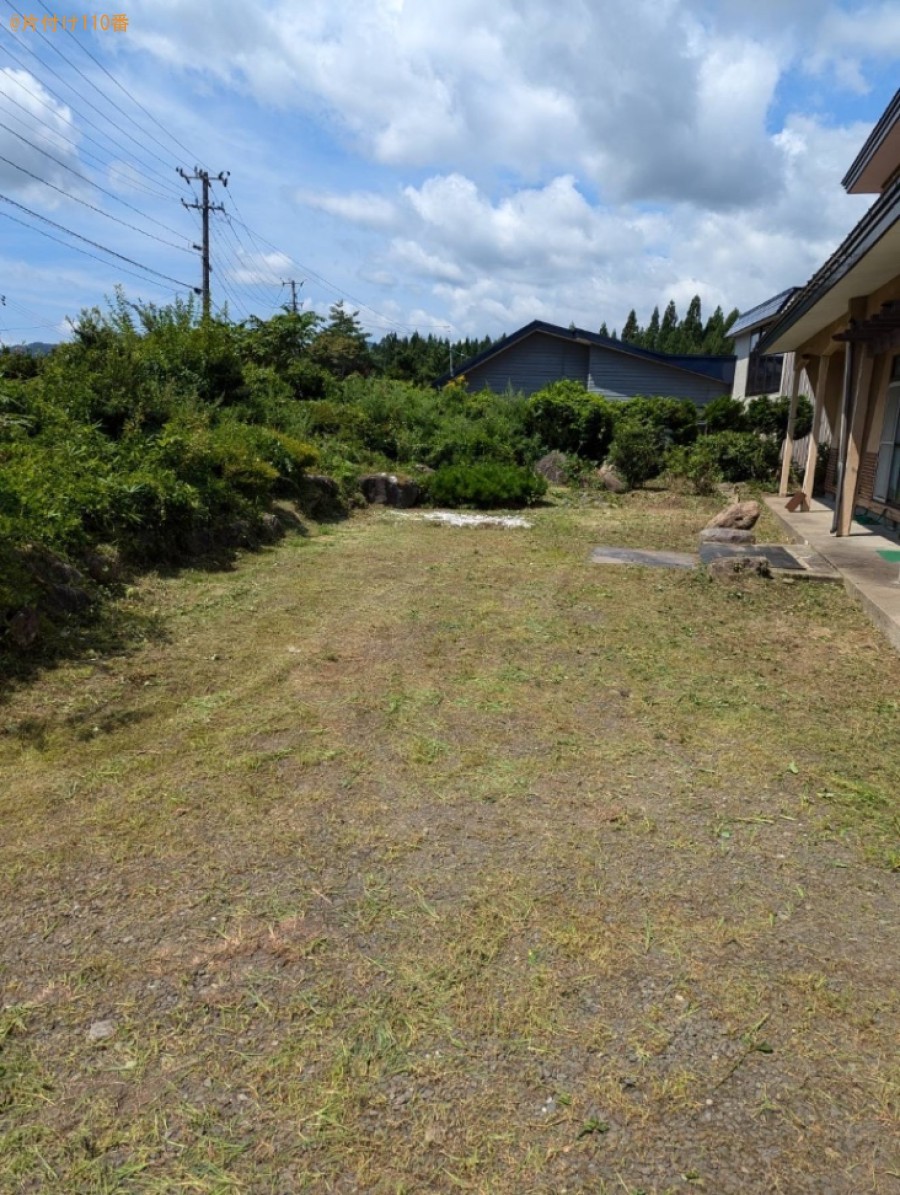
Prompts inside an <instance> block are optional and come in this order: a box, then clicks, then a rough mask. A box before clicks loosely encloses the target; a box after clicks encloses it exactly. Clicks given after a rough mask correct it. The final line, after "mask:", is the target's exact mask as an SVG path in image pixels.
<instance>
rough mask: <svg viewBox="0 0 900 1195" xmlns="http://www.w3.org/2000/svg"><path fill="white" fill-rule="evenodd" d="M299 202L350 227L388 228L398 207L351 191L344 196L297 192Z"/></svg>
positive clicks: (368, 192)
mask: <svg viewBox="0 0 900 1195" xmlns="http://www.w3.org/2000/svg"><path fill="white" fill-rule="evenodd" d="M295 198H296V200H297V202H298V203H302V204H304V205H305V206H306V207H312V208H317V209H318V210H319V211H322V212H327V213H328V214H329V215H331V216H338V217H340V219H342V220H347V221H349V222H350V223H351V224H362V225H368V226H370V227H372V228H389V227H391V225H393V224H395V223H396V220H397V207H396V205H395V204H393V203H392V202H391V201H390V200H389V199H385V198H384V196H382V195H376V194H374V193H373V192H371V191H350V192H346V193H343V194H328V192H326V191H306V190H302V189H301V190H299V191H297V192H296V194H295Z"/></svg>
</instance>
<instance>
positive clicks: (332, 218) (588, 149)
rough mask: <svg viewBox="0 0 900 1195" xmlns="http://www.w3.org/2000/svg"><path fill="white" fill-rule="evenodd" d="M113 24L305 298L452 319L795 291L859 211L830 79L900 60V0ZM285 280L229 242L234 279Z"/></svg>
mask: <svg viewBox="0 0 900 1195" xmlns="http://www.w3.org/2000/svg"><path fill="white" fill-rule="evenodd" d="M129 17H130V29H129V34H128V38H127V40H125V39H120V40H119V41H117V42H115V43H110V45H114V46H115V52H116V53H117V54H118V55H120V62H121V64H122V65H124V66H125V67H127V68H129V71H130V73H129V74H127V75H124V76H123V77H125V78H126V79H127V80H128V82H129V85H130V86H131V87H133V88H135V89H136V90H137V91H138V94H139V95H141V96H142V97H144V99H145V101H146V102H147V103H148V105H149V106H150V108H151V110H153V111H154V112H158V114H159V115H160V116H161V117H162V118H163V121H164V123H165V125H166V127H167V128H172V129H174V130H176V131H178V133H179V135H180V136H181V137H182V138H185V139H186V141H187V143H188V144H195V145H196V144H202V145H203V147H204V152H205V153H207V154H210V155H214V156H215V160H214V161H212V162H209V163H208V165H210V166H211V167H212V169H213V170H218V169H219V168H220V167H222V166H231V167H232V168H233V169H234V171H235V175H234V180H233V181H234V182H235V190H236V191H237V192H238V195H239V196H240V202H241V204H242V207H243V206H244V205H246V208H247V209H249V210H247V214H246V218H247V219H248V220H249V222H250V223H251V225H253V226H254V227H256V228H263V229H264V230H265V233H266V240H267V241H269V240H271V241H274V242H276V243H277V244H279V245H284V246H285V247H286V248H288V249H290V251H291V253H292V254H294V255H295V256H296V258H297V259H298V260H299V261H300V262H306V263H308V264H309V266H310V267H311V268H310V272H309V275H308V278H309V280H308V282H307V286H306V288H305V290H304V295H307V294H308V295H309V301H312V302H318V301H319V296H318V293H317V289H316V288H317V282H316V278H315V273H314V271H315V272H318V274H320V275H322V276H324V277H327V278H328V279H329V281H330V282H332V283H336V284H337V285H338V286H340V287H341V288H343V289H346V288H348V287H349V289H350V290H351V291H357V292H359V293H361V294H362V295H363V296H364V297H365V299H366V301H367V302H369V303H371V304H372V306H373V307H375V308H377V309H378V310H380V311H383V312H386V313H388V314H390V315H391V316H392V318H395V319H396V320H397V322H398V324H405V323H410V322H414V321H415V320H419V319H425V318H429V319H431V320H435V319H437V320H440V319H442V318H445V315H449V317H450V318H451V319H452V320H453V323H454V325H455V326H456V327H458V328H459V329H460V330H461V331H465V332H471V333H482V332H485V331H490V332H492V333H495V332H498V331H502V330H504V329H505V330H507V331H510V330H512V329H513V328H514V327H516V326H517V325H518V324H521V323H524V322H526V321H527V320H530V319H532V318H535V317H541V318H545V319H548V320H552V321H554V322H559V323H563V324H566V323H568V322H569V321H570V320H574V321H575V322H576V323H581V324H585V325H586V326H588V327H596V326H598V325H599V323H600V321H601V320H605V321H606V322H607V323H608V324H609V325H610V326H613V325H614V324H615V325H618V326H621V323H622V321H623V320H624V318H625V316H626V314H627V312H628V309H629V308H630V307H632V306H634V307H635V308H636V309H637V311H638V315H639V317H640V318H642V319H646V318H647V317H648V316H649V313H650V310H651V309H652V307H653V305H654V304H655V303H664V302H665V301H666V300H667V299H668V298H670V297H674V298H675V299H676V302H678V303H679V305H680V306H682V307H683V306H684V305H686V303H687V302H688V300H689V299H690V297H691V296H692V295H693V294H694V293H700V295H701V296H702V298H703V300H704V307H705V308H706V309H708V308H709V307H710V306H714V305H715V304H716V303H717V302H721V303H722V304H723V305H724V306H726V307H731V306H733V305H735V304H738V305H740V306H748V305H751V304H752V303H753V302H756V301H759V300H760V299H763V298H765V297H767V296H768V295H769V294H772V293H774V292H775V291H777V290H779V289H781V288H782V287H784V286H786V285H789V284H793V283H802V282H803V281H805V279H806V278H807V277H808V276H809V275H810V274H811V273H812V272H813V270H814V269H815V268H816V267H817V266H818V265H819V264H820V263H821V261H822V260H823V259H824V257H825V256H826V255H827V254H828V252H830V250H831V249H832V248H833V247H834V245H835V244H836V243H837V242H838V241H839V240H840V239H841V238H842V236H843V235H844V234H845V233H846V232H847V231H848V230H849V228H850V227H851V225H852V224H853V223H854V221H855V220H856V219H857V218H858V216H859V214H860V213H861V210H862V208H863V207H864V206H865V203H866V201H865V200H857V199H853V198H848V197H846V196H845V195H844V194H843V192H842V191H841V189H840V185H839V180H840V178H841V176H842V174H843V172H844V171H845V170H846V168H847V166H848V165H849V164H850V162H851V161H852V159H853V157H854V155H855V153H856V151H857V149H858V148H859V145H860V144H861V142H862V140H863V138H864V136H865V133H866V132H867V127H866V126H863V125H854V126H852V127H842V121H841V115H840V105H839V103H837V102H835V100H834V96H835V93H836V88H847V87H850V88H855V89H856V90H861V89H864V88H865V87H867V86H868V85H869V79H870V77H871V63H872V62H879V63H882V64H883V63H884V62H886V61H891V60H895V59H896V58H897V57H900V10H898V8H897V4H896V0H893V2H892V3H888V2H886V0H877V2H873V3H862V2H861V0H756V3H754V4H753V5H752V6H751V5H749V4H747V3H746V0H555V2H554V3H553V4H551V3H550V0H495V2H494V3H493V4H491V5H489V6H488V5H485V4H483V3H482V2H477V3H476V0H415V3H412V2H410V0H407V2H405V3H404V0H342V3H340V4H334V3H333V0H305V2H304V4H303V6H302V11H301V10H300V9H298V7H297V6H296V4H294V3H289V2H288V0H267V2H266V3H265V4H264V3H263V0H243V2H242V3H241V4H238V3H237V0H190V2H188V0H153V2H152V3H151V2H150V0H133V3H132V6H131V8H130V10H129ZM151 63H152V66H153V69H154V75H155V77H154V78H153V80H152V81H151V80H150V78H149V69H148V67H149V65H150V64H151ZM116 73H117V74H118V75H120V76H122V75H123V72H122V70H119V69H118V68H117V71H116ZM141 82H143V86H140V84H141ZM854 103H855V104H857V105H858V104H859V101H858V100H854ZM786 109H788V114H787V115H786V114H785V111H786ZM856 110H857V111H858V110H860V109H859V107H857V109H856ZM814 112H815V113H819V114H820V116H819V118H817V119H814V118H813V117H812V116H811V115H810V113H814ZM59 118H60V119H61V120H63V121H65V120H66V119H67V114H65V112H64V110H63V111H62V112H61V113H60V117H59ZM60 127H62V126H60ZM70 148H71V147H70ZM3 152H5V151H3ZM229 154H230V155H231V156H229ZM7 156H10V157H14V158H15V160H19V157H18V155H13V154H8V155H7ZM184 164H185V165H188V166H190V165H192V164H193V163H192V161H187V162H185V163H184ZM109 177H110V178H111V179H113V180H114V185H115V186H116V187H121V188H123V189H127V188H130V187H131V186H135V185H137V184H138V183H139V182H140V178H139V177H138V176H135V174H134V171H133V169H132V168H130V167H128V166H127V165H126V164H124V163H122V164H120V165H116V166H113V167H111V172H110V175H109ZM230 194H231V193H230V192H229V195H230ZM246 196H249V199H246V198H245V197H246ZM135 202H137V201H135ZM298 205H302V207H303V209H304V211H303V213H302V216H303V218H302V219H299V220H298V219H297V209H298ZM166 218H167V219H168V217H166ZM173 218H175V217H173ZM178 218H181V213H180V212H179V217H178ZM216 267H217V270H218V271H219V272H220V273H221V274H222V276H224V277H228V275H226V274H224V270H225V263H224V262H217V263H216ZM179 276H181V275H179ZM300 276H301V272H300V268H299V267H298V266H297V265H296V264H295V263H293V262H291V261H290V260H289V259H288V257H287V255H286V254H284V255H276V254H271V255H270V254H257V253H251V252H250V251H249V250H245V251H244V252H243V253H242V254H241V255H240V260H239V261H237V262H236V263H232V271H231V274H230V279H231V281H232V282H234V283H235V284H236V285H248V286H253V285H256V284H259V283H262V284H265V285H268V284H269V283H271V282H273V281H275V282H277V281H280V279H282V278H286V277H298V278H299V277H300ZM323 289H324V288H323ZM323 301H324V302H325V304H326V306H327V304H328V303H329V302H330V301H331V297H330V295H329V298H328V299H326V300H323ZM356 305H357V304H355V303H354V306H356ZM364 315H365V313H364Z"/></svg>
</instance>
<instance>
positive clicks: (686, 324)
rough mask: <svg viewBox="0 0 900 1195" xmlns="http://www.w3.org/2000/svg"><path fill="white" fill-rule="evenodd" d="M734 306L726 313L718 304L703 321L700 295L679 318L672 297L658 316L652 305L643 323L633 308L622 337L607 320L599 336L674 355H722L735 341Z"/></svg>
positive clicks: (694, 298) (735, 317) (732, 350)
mask: <svg viewBox="0 0 900 1195" xmlns="http://www.w3.org/2000/svg"><path fill="white" fill-rule="evenodd" d="M739 314H740V313H739V311H738V310H737V308H736V307H735V308H734V309H733V310H732V311H730V312H729V314H728V315H725V313H724V312H723V311H722V308H721V307H717V308H716V309H715V311H714V312H713V313H712V315H711V316H710V317H709V318H708V319H707V320H706V322H705V323H704V320H703V310H702V305H701V302H700V296H699V295H694V297H693V299H691V301H690V304H689V305H688V309H687V311H686V312H685V315H684V318H683V319H682V318H679V315H678V309H677V307H676V306H675V301H674V299H671V300H670V301H669V303H668V304H667V306H666V309H665V311H664V312H663V315H662V318H660V314H659V307H654V308H653V314H652V315H651V316H650V322H649V323H648V324H647V325H646V327H645V326H643V325H641V324H639V323H638V318H637V312H636V311H635V310H634V308H632V309H631V311H629V313H628V318H627V319H626V320H625V324H624V326H623V328H622V334H621V336H620V335H619V334H618V333H617V331H616V330H615V329H613V331H612V332H610V331H609V330H608V329H607V326H606V323H605V322H604V323H602V324H601V325H600V335H601V336H609V337H610V338H611V339H612V340H621V341H622V342H623V343H624V344H633V345H634V346H635V347H636V348H641V349H652V350H653V351H654V352H657V353H672V354H674V355H676V356H692V357H694V356H701V355H702V356H707V355H708V356H714V357H718V356H724V357H728V356H731V354H732V353H733V352H734V342H733V340H732V339H731V337H730V336H729V335H728V330H729V328H730V327H731V326H732V325H733V324H734V322H735V320H736V319H737V317H738V315H739Z"/></svg>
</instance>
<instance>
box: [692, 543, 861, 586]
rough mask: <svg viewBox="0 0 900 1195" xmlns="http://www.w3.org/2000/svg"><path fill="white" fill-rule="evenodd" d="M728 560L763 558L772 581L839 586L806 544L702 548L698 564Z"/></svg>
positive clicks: (831, 570)
mask: <svg viewBox="0 0 900 1195" xmlns="http://www.w3.org/2000/svg"><path fill="white" fill-rule="evenodd" d="M728 556H765V558H766V560H768V562H769V565H770V567H771V569H772V575H773V576H775V577H784V578H786V579H787V580H802V581H830V582H832V583H838V584H839V583H840V581H841V579H842V578H841V574H840V573H839V572H838V571H837V569H836V568H835V567H834V566H833V565H831V564H829V563H828V561H827V560H826V559H825V557H824V556H820V555H819V554H818V552H814V551H813V549H812V548H809V547H807V546H806V545H805V544H791V545H790V546H786V545H784V544H747V545H743V544H740V545H738V544H733V545H732V544H701V545H700V560H701V562H702V563H703V564H709V563H711V562H712V561H713V560H721V559H723V558H725V557H728Z"/></svg>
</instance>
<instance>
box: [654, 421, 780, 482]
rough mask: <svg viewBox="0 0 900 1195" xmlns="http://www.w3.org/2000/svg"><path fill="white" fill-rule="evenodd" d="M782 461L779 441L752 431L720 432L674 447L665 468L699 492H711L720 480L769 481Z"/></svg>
mask: <svg viewBox="0 0 900 1195" xmlns="http://www.w3.org/2000/svg"><path fill="white" fill-rule="evenodd" d="M778 461H779V448H778V444H777V443H776V442H775V441H774V440H771V439H769V438H768V437H766V436H758V435H756V434H755V433H753V432H717V433H716V434H715V435H712V436H703V437H701V439H699V440H698V441H697V443H696V444H694V445H693V447H692V448H690V449H687V450H685V449H672V450H671V451H670V452H669V455H668V458H667V461H666V468H667V472H668V473H669V474H670V475H671V476H673V477H683V478H685V479H686V480H688V481H689V482H691V484H692V485H693V486H694V488H695V489H696V491H697V493H709V492H711V490H712V488H714V486H715V485H716V483H717V482H718V481H769V480H771V479H772V477H773V476H774V474H775V472H776V470H777V468H778Z"/></svg>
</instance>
